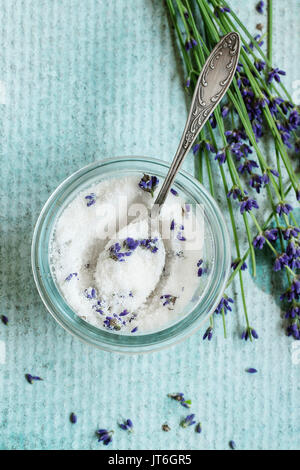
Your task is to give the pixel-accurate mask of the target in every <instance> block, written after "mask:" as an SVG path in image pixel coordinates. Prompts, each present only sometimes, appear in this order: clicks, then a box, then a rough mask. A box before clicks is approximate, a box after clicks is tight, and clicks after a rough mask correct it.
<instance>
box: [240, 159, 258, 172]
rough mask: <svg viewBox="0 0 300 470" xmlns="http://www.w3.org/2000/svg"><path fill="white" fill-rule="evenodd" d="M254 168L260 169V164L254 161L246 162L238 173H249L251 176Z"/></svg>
mask: <svg viewBox="0 0 300 470" xmlns="http://www.w3.org/2000/svg"><path fill="white" fill-rule="evenodd" d="M253 168H258V164H257V163H256V162H255V161H254V160H246V161H245V163H243V164H242V165H240V166H239V167H238V171H239V172H240V173H242V174H243V173H245V172H248V173H249V175H251V173H252V170H253Z"/></svg>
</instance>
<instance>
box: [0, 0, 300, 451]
mask: <svg viewBox="0 0 300 470" xmlns="http://www.w3.org/2000/svg"><path fill="white" fill-rule="evenodd" d="M230 3H231V4H232V5H233V6H234V7H235V8H236V10H237V12H238V14H239V15H240V16H241V18H242V19H243V20H244V21H246V22H247V24H248V26H249V29H250V30H251V31H253V32H255V25H256V24H257V23H258V22H262V23H263V24H264V25H265V24H266V17H265V16H261V15H259V14H258V13H257V12H256V11H255V3H256V2H255V1H249V2H240V1H238V0H232V1H231V2H230ZM273 3H274V46H276V49H275V51H274V63H276V65H278V66H280V67H281V68H284V69H286V70H287V71H288V76H287V79H286V84H287V86H288V87H289V88H290V89H292V86H293V85H294V86H295V91H296V87H297V82H296V81H297V80H299V78H300V75H299V73H300V69H299V60H298V59H297V55H298V54H299V47H300V34H299V33H300V24H299V17H300V2H299V0H290V1H289V2H281V1H280V0H274V2H273ZM0 25H1V26H0V111H1V113H0V123H1V127H0V142H1V148H0V151H1V163H0V172H1V185H0V186H1V187H0V191H1V196H0V197H1V199H0V201H1V202H0V204H1V210H0V230H1V240H0V247H1V253H0V256H1V259H0V314H5V315H7V317H8V318H9V324H8V325H7V326H5V325H3V324H2V323H0V396H1V399H0V448H1V449H100V450H102V449H103V446H102V444H98V442H97V438H96V437H95V430H96V429H97V428H99V427H105V428H109V429H115V430H116V432H115V435H114V440H113V443H112V444H111V446H110V448H111V449H227V448H228V442H229V441H230V440H231V439H234V440H235V442H236V444H237V447H238V448H240V449H263V448H264V449H272V448H288V449H295V448H299V437H300V436H299V431H300V427H299V426H300V424H299V423H300V421H299V417H300V416H299V411H300V410H299V374H300V364H297V360H294V361H293V360H292V359H293V357H294V359H295V357H296V356H297V355H296V354H295V353H296V352H297V351H296V348H297V345H296V344H295V343H294V342H293V341H291V340H290V339H288V338H287V337H286V336H285V335H284V333H283V331H282V327H281V319H280V308H279V305H278V303H277V300H278V299H277V297H278V295H277V296H276V295H274V293H275V292H276V291H278V289H279V288H280V286H278V284H276V282H275V278H274V276H273V274H272V270H271V267H270V265H269V264H268V262H267V261H266V260H265V259H263V258H262V257H260V258H259V272H258V277H257V279H256V280H252V279H251V278H250V277H249V276H248V275H247V277H246V286H247V299H248V304H249V306H250V307H249V314H250V317H251V322H252V324H253V325H255V327H256V329H257V330H258V332H259V335H260V339H259V340H258V341H256V342H255V343H254V344H250V343H244V342H241V340H240V339H239V334H240V332H241V329H242V328H243V326H244V321H243V314H242V306H241V300H240V298H239V295H238V289H237V286H235V288H236V289H237V291H236V292H237V295H236V304H235V307H234V311H233V313H232V314H230V315H228V318H227V328H228V332H229V334H228V339H227V340H224V339H223V336H222V325H221V321H219V322H217V327H216V329H217V334H216V335H215V338H214V340H213V341H212V342H211V343H208V342H203V341H202V335H203V332H202V333H201V332H199V333H198V334H196V335H194V336H193V337H191V338H189V339H187V340H186V341H185V342H183V343H181V344H179V345H177V346H175V347H172V348H171V349H169V350H165V351H162V352H157V353H154V354H150V355H143V356H141V355H137V356H123V355H119V354H109V353H105V352H101V351H98V350H96V349H93V348H91V347H88V346H86V345H84V344H82V343H81V342H79V341H78V340H76V339H74V338H72V337H71V336H70V335H69V334H67V333H66V332H65V331H64V330H63V329H62V328H61V327H60V326H58V325H57V324H56V323H55V321H54V320H53V319H52V318H51V317H50V315H49V314H48V313H47V311H46V310H45V308H44V306H43V304H42V302H41V301H40V299H39V296H38V293H37V291H36V289H35V285H34V282H33V278H32V274H31V267H30V244H31V237H32V231H33V227H34V223H35V221H36V219H37V217H38V214H39V212H40V210H41V208H42V206H43V204H44V203H45V201H46V200H47V198H48V196H49V195H50V193H51V192H52V191H53V190H54V189H55V188H56V186H57V185H58V184H59V183H60V182H61V181H62V180H63V179H64V178H65V177H67V176H68V175H69V174H71V173H72V172H74V171H75V170H77V169H79V168H81V167H82V166H84V165H85V164H87V163H89V162H91V161H94V160H96V159H101V158H106V157H110V156H115V155H149V156H155V157H159V158H163V159H165V160H170V159H171V158H172V156H173V154H174V152H175V150H176V146H177V143H178V138H179V135H180V132H181V130H182V128H183V125H184V122H185V119H186V115H187V100H186V98H185V95H184V91H183V87H182V83H183V80H184V75H183V70H182V66H181V62H180V60H179V56H178V53H177V50H176V48H175V43H174V37H173V36H172V34H170V28H169V25H168V19H167V12H166V8H165V5H164V2H162V1H160V0H153V1H152V0H130V1H128V0H112V1H109V2H106V1H103V0H84V1H82V0H0ZM298 87H299V83H298ZM185 169H187V170H188V171H190V172H194V163H193V157H192V155H191V156H190V157H189V158H188V160H187V161H186V162H185ZM234 294H235V293H234ZM4 353H5V354H4ZM296 359H297V357H296ZM248 367H255V368H257V369H258V371H259V372H258V374H256V375H253V376H252V375H250V374H247V373H245V369H246V368H248ZM25 373H31V374H34V375H39V376H41V377H42V378H43V379H44V381H43V382H37V383H35V384H33V385H30V384H28V383H27V382H26V380H25V378H24V374H25ZM170 392H184V393H185V394H186V397H187V398H190V399H191V400H192V402H193V405H192V412H194V413H195V414H196V419H197V421H198V420H199V421H201V423H202V428H203V431H202V434H200V435H198V434H196V433H195V432H194V430H193V429H182V428H181V427H180V426H179V422H180V420H181V419H182V418H183V417H184V416H185V414H187V413H186V410H184V408H182V407H181V406H180V405H179V404H178V403H176V402H175V401H172V400H170V399H169V398H167V394H168V393H170ZM71 412H75V413H76V414H77V416H78V422H77V424H75V425H72V424H71V423H70V421H69V414H70V413H71ZM123 418H131V419H132V421H133V423H134V433H132V434H131V435H128V434H127V433H126V432H124V431H122V430H120V429H118V426H117V423H118V421H120V420H121V419H123ZM165 422H168V424H169V426H170V427H171V431H170V432H168V433H165V432H163V431H162V430H161V425H162V424H163V423H165Z"/></svg>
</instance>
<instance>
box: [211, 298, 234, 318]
mask: <svg viewBox="0 0 300 470" xmlns="http://www.w3.org/2000/svg"><path fill="white" fill-rule="evenodd" d="M233 303H234V300H233V299H232V298H231V297H228V296H227V295H225V296H224V297H222V299H221V301H220V303H219V305H218V306H217V308H216V310H215V313H222V310H223V309H224V313H225V314H226V313H227V311H230V312H232V308H231V307H230V305H229V304H233Z"/></svg>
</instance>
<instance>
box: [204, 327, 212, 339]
mask: <svg viewBox="0 0 300 470" xmlns="http://www.w3.org/2000/svg"><path fill="white" fill-rule="evenodd" d="M212 336H213V329H212V327H211V326H209V327H208V328H207V330H206V332H205V333H204V335H203V340H205V339H206V338H207V339H208V341H211V339H212Z"/></svg>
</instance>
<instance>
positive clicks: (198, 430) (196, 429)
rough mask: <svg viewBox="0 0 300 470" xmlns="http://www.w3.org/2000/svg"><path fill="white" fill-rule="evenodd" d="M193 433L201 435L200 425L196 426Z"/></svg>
mask: <svg viewBox="0 0 300 470" xmlns="http://www.w3.org/2000/svg"><path fill="white" fill-rule="evenodd" d="M195 431H196V433H198V434H201V432H202V428H201V423H198V424H196V427H195Z"/></svg>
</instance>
